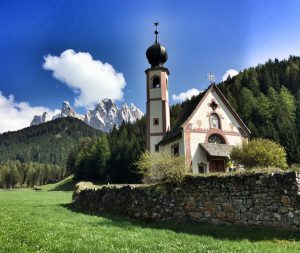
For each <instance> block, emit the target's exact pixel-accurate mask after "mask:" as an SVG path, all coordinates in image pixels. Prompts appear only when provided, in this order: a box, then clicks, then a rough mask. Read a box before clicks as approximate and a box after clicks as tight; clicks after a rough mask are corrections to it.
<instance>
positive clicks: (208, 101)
mask: <svg viewBox="0 0 300 253" xmlns="http://www.w3.org/2000/svg"><path fill="white" fill-rule="evenodd" d="M155 35H156V39H155V43H154V44H153V45H152V46H150V47H149V48H148V49H147V52H146V56H147V59H148V62H149V63H150V64H151V67H150V68H149V69H147V70H146V71H145V73H146V76H147V112H146V117H147V137H146V138H147V140H146V143H147V149H148V150H149V151H150V152H157V151H163V152H170V153H172V154H173V155H181V156H183V157H185V160H186V162H187V165H189V166H190V167H191V170H192V172H193V173H206V172H223V171H225V170H226V163H227V161H228V160H229V159H230V152H231V150H232V147H233V146H237V145H241V144H242V142H243V140H248V137H249V135H250V130H249V129H248V128H247V126H246V125H245V123H244V122H243V121H242V119H241V118H240V117H239V116H238V114H237V113H236V112H235V110H234V109H233V107H232V106H231V105H230V104H229V102H228V100H227V99H226V98H225V96H224V95H223V94H222V92H221V91H220V89H219V88H218V87H217V86H216V85H215V84H211V85H210V86H209V87H208V88H207V89H206V91H204V92H202V93H201V94H199V95H198V96H197V97H194V98H193V99H191V100H190V101H188V102H186V103H185V105H184V106H183V108H182V110H181V114H180V115H179V118H178V119H177V121H176V123H175V125H174V126H173V127H172V128H170V109H169V94H168V76H169V70H168V69H167V68H166V67H164V66H163V64H164V63H165V62H166V61H167V59H168V55H167V51H166V48H165V47H164V46H163V45H161V44H160V43H158V41H157V35H158V32H157V30H156V31H155Z"/></svg>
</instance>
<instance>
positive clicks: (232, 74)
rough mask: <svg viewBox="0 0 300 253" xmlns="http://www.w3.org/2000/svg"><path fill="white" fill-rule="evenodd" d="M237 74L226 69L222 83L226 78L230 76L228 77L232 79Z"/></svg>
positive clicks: (232, 70)
mask: <svg viewBox="0 0 300 253" xmlns="http://www.w3.org/2000/svg"><path fill="white" fill-rule="evenodd" d="M238 73H239V72H238V71H237V70H235V69H228V70H227V71H226V72H225V74H224V75H223V76H222V81H226V80H227V78H228V76H229V75H230V77H231V78H232V77H234V76H236V75H237V74H238Z"/></svg>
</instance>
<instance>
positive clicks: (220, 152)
mask: <svg viewBox="0 0 300 253" xmlns="http://www.w3.org/2000/svg"><path fill="white" fill-rule="evenodd" d="M199 145H200V146H201V147H202V148H203V149H204V150H205V151H206V152H207V153H208V154H209V155H210V156H218V157H228V158H229V157H230V152H231V150H232V148H233V146H232V145H226V144H216V143H200V144H199Z"/></svg>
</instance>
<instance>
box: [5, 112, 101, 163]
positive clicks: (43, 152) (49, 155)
mask: <svg viewBox="0 0 300 253" xmlns="http://www.w3.org/2000/svg"><path fill="white" fill-rule="evenodd" d="M100 133H101V131H99V130H96V129H94V128H92V127H90V126H88V125H87V124H85V123H84V122H82V121H81V120H79V119H76V118H70V117H68V118H60V119H56V120H53V121H49V122H46V123H44V124H40V125H37V126H32V127H27V128H25V129H22V130H19V131H14V132H7V133H3V134H1V135H0V163H1V162H4V161H7V160H17V161H20V162H24V163H28V162H36V163H46V164H56V165H59V166H65V165H66V161H67V158H68V155H69V152H70V150H71V148H72V147H73V146H74V145H76V144H77V142H78V140H79V139H80V138H81V137H92V136H97V135H99V134H100Z"/></svg>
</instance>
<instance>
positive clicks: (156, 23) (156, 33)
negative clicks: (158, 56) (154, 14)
mask: <svg viewBox="0 0 300 253" xmlns="http://www.w3.org/2000/svg"><path fill="white" fill-rule="evenodd" d="M158 25H159V22H158V21H156V22H155V23H154V26H155V32H154V34H155V43H157V35H158V31H157V27H158Z"/></svg>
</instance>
